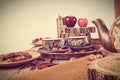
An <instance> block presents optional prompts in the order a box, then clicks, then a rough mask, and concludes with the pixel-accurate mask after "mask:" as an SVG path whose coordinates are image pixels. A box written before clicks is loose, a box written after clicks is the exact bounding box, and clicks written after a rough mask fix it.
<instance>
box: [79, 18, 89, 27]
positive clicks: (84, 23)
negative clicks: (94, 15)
mask: <svg viewBox="0 0 120 80" xmlns="http://www.w3.org/2000/svg"><path fill="white" fill-rule="evenodd" d="M87 24H88V20H87V19H86V18H79V19H78V25H79V26H80V27H86V26H87Z"/></svg>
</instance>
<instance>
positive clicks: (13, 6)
mask: <svg viewBox="0 0 120 80" xmlns="http://www.w3.org/2000/svg"><path fill="white" fill-rule="evenodd" d="M59 15H60V16H63V17H64V16H68V15H73V16H76V18H77V19H78V18H87V19H88V21H89V23H88V26H94V25H93V24H92V23H91V21H92V20H94V19H96V18H101V19H103V20H104V22H105V23H106V25H107V27H108V29H110V27H111V25H112V23H113V22H114V18H115V13H114V0H0V54H2V53H7V52H14V51H21V50H28V49H30V48H31V47H32V46H33V45H32V44H31V42H32V40H33V39H35V38H39V37H57V23H56V19H57V18H58V16H59ZM75 27H79V26H78V24H76V25H75ZM92 37H93V38H98V35H97V32H96V33H93V34H92Z"/></svg>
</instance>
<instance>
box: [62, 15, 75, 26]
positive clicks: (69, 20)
mask: <svg viewBox="0 0 120 80" xmlns="http://www.w3.org/2000/svg"><path fill="white" fill-rule="evenodd" d="M76 22H77V18H76V17H75V16H65V18H64V19H63V23H64V24H65V25H66V26H67V27H74V26H75V24H76Z"/></svg>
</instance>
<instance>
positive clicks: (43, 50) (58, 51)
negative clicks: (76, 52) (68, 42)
mask: <svg viewBox="0 0 120 80" xmlns="http://www.w3.org/2000/svg"><path fill="white" fill-rule="evenodd" d="M68 50H69V49H68V48H67V49H62V50H55V51H51V50H46V49H44V48H41V49H39V52H40V53H64V52H66V51H68Z"/></svg>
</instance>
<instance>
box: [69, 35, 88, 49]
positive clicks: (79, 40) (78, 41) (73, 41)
mask: <svg viewBox="0 0 120 80" xmlns="http://www.w3.org/2000/svg"><path fill="white" fill-rule="evenodd" d="M83 43H86V44H87V43H88V42H87V41H86V37H83V36H75V37H69V38H68V46H69V47H81V45H82V44H83Z"/></svg>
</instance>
